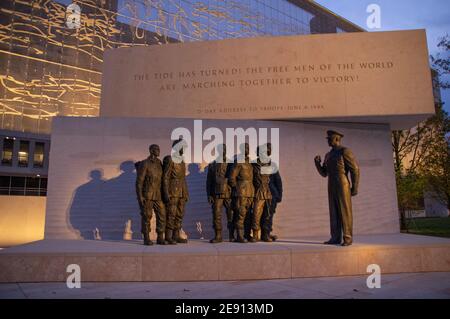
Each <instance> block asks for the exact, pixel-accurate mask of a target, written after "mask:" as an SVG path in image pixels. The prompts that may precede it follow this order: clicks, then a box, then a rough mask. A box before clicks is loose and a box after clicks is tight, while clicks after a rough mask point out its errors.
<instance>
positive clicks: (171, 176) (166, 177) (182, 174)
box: [162, 139, 189, 245]
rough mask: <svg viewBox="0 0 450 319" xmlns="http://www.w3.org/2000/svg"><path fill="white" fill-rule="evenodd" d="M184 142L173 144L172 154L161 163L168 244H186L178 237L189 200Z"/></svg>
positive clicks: (184, 240)
mask: <svg viewBox="0 0 450 319" xmlns="http://www.w3.org/2000/svg"><path fill="white" fill-rule="evenodd" d="M184 143H185V142H184V141H183V140H182V139H178V140H176V141H174V142H173V144H172V149H173V151H174V152H173V154H172V155H168V156H166V157H165V158H164V161H163V182H162V185H163V198H164V202H165V203H166V209H167V222H166V240H167V241H168V242H169V244H171V245H174V244H176V243H183V244H185V243H187V239H184V238H181V237H180V231H181V227H182V223H183V216H184V208H185V205H186V202H187V201H188V200H189V193H188V188H187V184H186V164H185V163H184V160H183V151H184Z"/></svg>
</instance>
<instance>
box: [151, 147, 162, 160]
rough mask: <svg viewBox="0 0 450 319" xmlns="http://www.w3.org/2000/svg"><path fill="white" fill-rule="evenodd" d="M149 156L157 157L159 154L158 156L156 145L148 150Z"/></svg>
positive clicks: (158, 151)
mask: <svg viewBox="0 0 450 319" xmlns="http://www.w3.org/2000/svg"><path fill="white" fill-rule="evenodd" d="M150 154H151V155H153V156H156V157H158V156H159V154H160V150H159V146H158V145H156V146H152V147H151V148H150Z"/></svg>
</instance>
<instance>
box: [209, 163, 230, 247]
mask: <svg viewBox="0 0 450 319" xmlns="http://www.w3.org/2000/svg"><path fill="white" fill-rule="evenodd" d="M232 166H233V165H232V164H231V163H226V162H224V163H219V162H217V161H214V162H212V163H211V164H209V165H208V175H207V177H206V193H207V196H208V198H212V199H213V202H212V213H213V228H214V231H215V233H216V239H217V241H220V240H221V238H222V208H223V207H225V210H226V213H227V227H228V231H229V237H230V240H232V239H233V238H234V225H233V207H232V206H231V187H230V185H229V183H228V179H229V176H230V173H231V169H232Z"/></svg>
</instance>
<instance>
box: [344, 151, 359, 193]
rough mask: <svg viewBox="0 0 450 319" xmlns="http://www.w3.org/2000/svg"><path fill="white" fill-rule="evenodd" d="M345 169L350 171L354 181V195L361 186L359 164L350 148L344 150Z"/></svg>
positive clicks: (351, 178)
mask: <svg viewBox="0 0 450 319" xmlns="http://www.w3.org/2000/svg"><path fill="white" fill-rule="evenodd" d="M343 158H344V165H345V171H346V172H350V180H351V182H352V190H351V191H352V196H355V195H356V194H358V186H359V176H360V174H359V166H358V162H357V161H356V159H355V156H354V155H353V153H352V151H350V150H349V149H348V148H347V149H345V150H344V152H343Z"/></svg>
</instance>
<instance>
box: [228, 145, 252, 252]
mask: <svg viewBox="0 0 450 319" xmlns="http://www.w3.org/2000/svg"><path fill="white" fill-rule="evenodd" d="M242 148H243V149H242ZM241 152H242V153H243V156H242V155H241V156H240V158H238V161H237V163H235V164H234V165H233V168H232V170H231V174H230V185H231V187H233V194H232V195H233V196H234V197H236V199H235V202H236V208H235V214H237V215H236V218H235V220H236V222H235V225H236V226H235V227H236V232H237V239H236V241H237V242H240V243H246V242H247V240H246V239H245V238H244V220H245V217H246V216H247V214H248V212H249V210H250V208H251V206H252V203H253V197H254V196H255V189H254V187H253V167H252V164H251V163H250V158H249V152H250V150H249V145H248V143H245V144H243V145H241Z"/></svg>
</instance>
